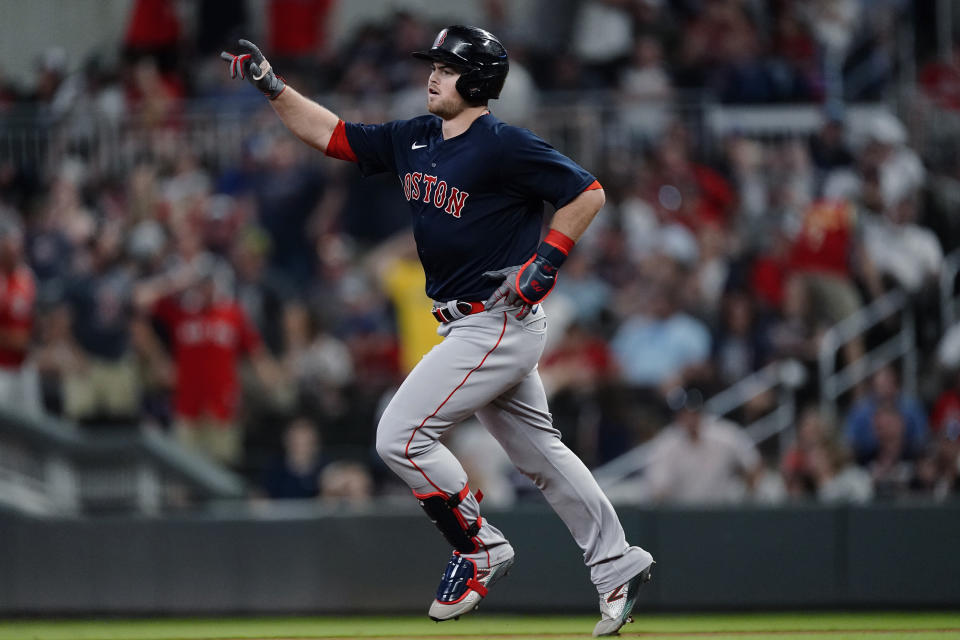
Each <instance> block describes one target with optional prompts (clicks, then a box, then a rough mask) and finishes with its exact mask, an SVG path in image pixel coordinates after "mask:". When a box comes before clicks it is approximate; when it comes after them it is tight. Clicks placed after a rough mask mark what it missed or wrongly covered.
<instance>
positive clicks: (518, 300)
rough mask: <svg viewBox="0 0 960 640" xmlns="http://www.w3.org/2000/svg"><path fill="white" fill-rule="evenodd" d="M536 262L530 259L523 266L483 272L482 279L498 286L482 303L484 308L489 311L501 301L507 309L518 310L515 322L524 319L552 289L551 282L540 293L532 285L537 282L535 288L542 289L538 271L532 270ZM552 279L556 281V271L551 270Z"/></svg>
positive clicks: (541, 279)
mask: <svg viewBox="0 0 960 640" xmlns="http://www.w3.org/2000/svg"><path fill="white" fill-rule="evenodd" d="M536 262H537V261H536V260H535V259H531V260H529V261H527V263H526V264H523V265H517V266H513V267H507V268H506V269H499V270H497V271H487V272H485V273H484V274H483V277H484V278H486V279H488V280H493V281H494V282H496V283H498V284H499V285H500V286H499V287H498V288H497V290H496V291H494V292H493V294H492V295H491V296H490V297H489V298H487V300H486V301H485V302H484V303H483V306H484V308H486V309H487V310H488V311H489V310H490V309H492V308H493V307H494V306H496V305H497V304H498V303H499V302H501V301H502V302H503V304H505V305H506V306H507V307H518V308H519V310H518V311H517V313H516V314H515V317H516V318H517V320H523V319H524V318H526V317H527V315H529V314H530V311H531V310H532V309H533V307H534V306H535V305H536V304H537V303H538V302H539V301H540V300H542V299H543V298H545V297H546V295H547V293H549V292H550V289H551V288H553V282H552V280H551V283H550V286H549V288H546V289H545V290H543V291H542V293H541V292H540V291H538V290H537V288H536V287H535V286H534V285H533V284H532V283H533V282H537V286H539V287H540V288H541V289H543V285H542V282H543V277H542V276H540V275H538V274H540V270H539V269H538V268H533V265H535V264H536ZM531 269H532V270H531ZM528 271H529V273H528ZM553 279H554V280H555V279H556V269H554V270H553ZM524 289H526V290H524Z"/></svg>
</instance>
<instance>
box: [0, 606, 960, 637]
mask: <svg viewBox="0 0 960 640" xmlns="http://www.w3.org/2000/svg"><path fill="white" fill-rule="evenodd" d="M594 622H596V618H594V617H592V616H506V615H493V614H488V615H484V614H482V613H477V614H473V615H471V616H467V617H464V618H463V619H461V620H458V621H454V622H447V623H444V624H436V623H433V622H431V621H430V620H428V619H427V618H426V617H421V616H416V617H413V616H405V617H385V616H384V617H379V616H374V617H360V616H357V617H318V618H229V619H212V618H193V619H172V618H171V619H144V620H112V619H108V620H18V621H6V622H4V621H0V640H214V639H216V640H233V639H236V640H239V639H241V638H242V639H245V640H251V639H252V640H266V639H270V640H274V639H287V638H324V639H331V638H354V639H366V638H377V639H378V640H390V639H393V638H396V639H401V638H402V639H404V640H406V639H411V638H427V639H433V640H440V639H447V638H450V639H453V638H466V639H468V640H469V639H475V638H496V639H499V640H509V639H514V638H517V639H520V638H522V639H523V640H549V639H553V638H586V637H590V632H591V631H592V630H593V625H594ZM622 636H623V637H625V638H644V639H661V638H662V639H666V638H669V639H671V640H681V639H684V638H708V639H709V640H732V639H734V638H751V639H754V638H775V639H776V640H815V639H818V638H828V639H830V640H862V639H868V638H869V639H881V638H890V639H900V638H905V639H909V640H933V639H936V640H946V639H947V638H956V639H960V612H958V613H943V612H932V613H905V612H897V613H892V612H891V613H789V614H719V615H713V614H711V615H701V614H689V615H659V614H657V615H644V614H643V613H640V615H638V616H637V621H636V622H634V623H633V624H628V625H627V626H625V627H624V628H623V630H622Z"/></svg>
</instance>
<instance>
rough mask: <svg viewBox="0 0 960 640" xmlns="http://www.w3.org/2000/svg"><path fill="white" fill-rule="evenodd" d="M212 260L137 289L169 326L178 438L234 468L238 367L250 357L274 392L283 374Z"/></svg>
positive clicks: (238, 436)
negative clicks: (222, 283) (221, 281)
mask: <svg viewBox="0 0 960 640" xmlns="http://www.w3.org/2000/svg"><path fill="white" fill-rule="evenodd" d="M218 271H219V269H218V267H217V265H216V264H215V259H214V258H212V256H210V255H209V254H201V255H200V256H198V257H197V258H196V259H195V260H193V261H191V262H189V263H187V264H185V265H183V266H181V267H179V268H178V269H176V270H175V271H174V272H172V273H169V274H167V275H164V276H160V278H159V279H157V280H153V281H148V282H146V283H144V284H143V285H141V286H140V288H139V289H138V291H137V296H136V297H137V305H138V307H139V308H140V309H141V310H144V311H150V313H152V315H153V316H154V317H155V318H156V319H157V320H159V321H160V323H161V324H162V325H163V326H164V327H165V328H166V330H167V332H168V336H169V341H170V350H171V351H172V354H173V359H174V363H175V364H174V366H175V375H174V394H173V395H174V415H175V421H174V434H175V436H176V438H177V440H179V441H180V442H181V443H182V444H183V445H184V446H186V447H188V448H191V449H194V450H197V451H200V452H202V453H204V454H206V455H207V456H209V457H211V458H213V459H215V460H218V461H220V462H222V463H224V464H227V465H230V466H237V465H238V464H239V463H240V461H241V456H242V444H243V434H242V433H241V431H240V428H239V426H238V424H237V423H236V417H237V410H238V409H239V407H240V400H241V398H240V382H239V376H238V368H239V365H240V360H241V358H242V357H244V356H245V357H248V358H250V361H251V364H252V365H253V367H254V370H255V371H256V373H257V375H258V377H259V378H260V381H261V382H262V383H264V384H265V386H267V387H270V388H275V387H276V386H278V385H279V384H280V383H281V382H282V380H283V375H282V373H281V371H280V370H279V368H278V366H277V365H276V364H275V363H274V361H273V359H272V358H271V357H270V355H269V354H268V352H267V350H266V349H265V348H264V346H263V343H262V341H261V339H260V334H259V333H258V332H257V329H256V327H255V326H254V325H253V323H252V322H251V321H250V319H249V318H248V317H247V315H246V313H245V312H244V311H243V308H242V307H241V306H240V305H239V304H237V302H236V301H235V300H234V299H233V298H232V296H228V295H227V294H226V293H225V292H224V291H223V287H221V286H218V284H217V282H216V280H217V273H218Z"/></svg>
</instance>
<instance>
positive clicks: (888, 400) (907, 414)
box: [844, 366, 927, 464]
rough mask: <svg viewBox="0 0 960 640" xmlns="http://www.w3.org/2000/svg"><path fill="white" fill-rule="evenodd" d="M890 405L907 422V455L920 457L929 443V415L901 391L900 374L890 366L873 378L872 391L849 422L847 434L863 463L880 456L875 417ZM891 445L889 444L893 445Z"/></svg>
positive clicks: (853, 410) (852, 412)
mask: <svg viewBox="0 0 960 640" xmlns="http://www.w3.org/2000/svg"><path fill="white" fill-rule="evenodd" d="M888 405H889V406H892V407H894V408H895V409H896V411H897V412H899V415H900V419H901V420H902V422H903V442H902V445H901V446H902V448H903V450H904V452H906V454H908V455H916V454H917V453H919V452H920V451H921V450H922V449H923V447H924V445H925V444H926V441H927V414H926V411H925V410H924V408H923V405H922V404H921V403H920V401H919V400H918V399H917V398H914V397H912V396H910V395H908V394H906V393H905V392H903V391H901V389H900V382H899V379H898V377H897V373H896V371H895V370H894V368H893V367H890V366H886V367H883V368H882V369H880V370H879V371H877V372H876V373H875V374H874V375H873V378H872V379H871V381H870V390H869V392H868V393H867V394H866V395H865V396H864V397H863V398H861V399H860V400H858V401H857V402H856V403H854V405H853V406H852V407H851V408H850V411H849V413H848V414H847V418H846V421H845V425H844V435H845V437H846V439H847V441H848V442H849V443H850V446H851V447H853V451H854V454H855V455H856V458H857V461H858V462H860V463H861V464H862V463H865V462H868V461H870V460H873V459H875V458H876V457H877V456H878V455H879V447H880V444H881V443H880V442H879V440H878V434H877V431H876V420H875V414H876V413H877V411H878V410H879V409H880V407H881V406H888ZM887 413H889V410H888V411H887ZM888 422H889V416H887V421H886V422H883V425H884V426H886V425H887V423H888ZM887 435H889V434H887ZM887 444H888V445H889V442H888V443H887Z"/></svg>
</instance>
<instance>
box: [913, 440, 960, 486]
mask: <svg viewBox="0 0 960 640" xmlns="http://www.w3.org/2000/svg"><path fill="white" fill-rule="evenodd" d="M958 476H960V428H958V426H957V425H956V424H951V425H950V426H949V427H947V429H946V430H944V431H943V432H941V433H938V434H937V436H936V437H935V438H934V439H933V442H932V443H931V444H930V446H928V447H927V449H926V450H925V451H924V452H923V454H922V455H921V456H920V457H919V458H918V459H917V463H916V467H915V471H914V475H913V478H912V481H911V484H910V488H911V489H912V490H913V491H915V492H919V493H921V494H923V495H927V496H930V497H932V498H933V499H935V500H948V499H951V498H956V497H957V492H958V490H960V483H958V481H957V478H958Z"/></svg>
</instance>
